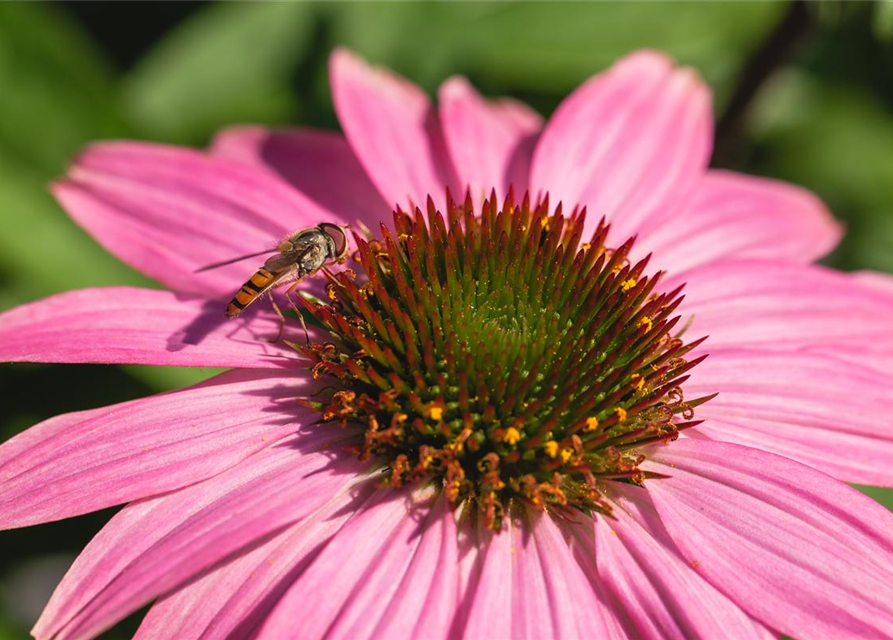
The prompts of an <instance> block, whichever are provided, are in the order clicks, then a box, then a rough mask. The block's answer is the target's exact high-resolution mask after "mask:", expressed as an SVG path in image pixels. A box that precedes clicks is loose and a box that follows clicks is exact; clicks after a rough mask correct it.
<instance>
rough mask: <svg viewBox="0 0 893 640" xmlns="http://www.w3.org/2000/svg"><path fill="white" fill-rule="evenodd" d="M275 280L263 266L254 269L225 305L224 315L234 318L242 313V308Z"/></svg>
mask: <svg viewBox="0 0 893 640" xmlns="http://www.w3.org/2000/svg"><path fill="white" fill-rule="evenodd" d="M275 280H276V276H275V275H274V274H273V273H272V272H270V271H268V270H267V269H265V268H264V267H261V268H260V269H258V270H257V271H255V272H254V275H253V276H251V277H250V278H249V279H248V280H247V281H246V282H245V284H243V285H242V288H241V289H239V291H238V292H237V293H236V295H234V296H233V299H232V300H230V301H229V304H228V305H226V317H227V318H235V317H236V316H237V315H239V314H240V313H242V310H243V309H245V307H247V306H248V305H249V304H251V303H252V302H254V301H255V300H256V299H257V298H258V296H260V295H261V294H263V293H264V292H265V291H266V290H267V289H269V288H270V286H271V285H272V284H273V283H274V282H275Z"/></svg>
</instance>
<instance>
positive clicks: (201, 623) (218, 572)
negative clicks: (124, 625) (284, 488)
mask: <svg viewBox="0 0 893 640" xmlns="http://www.w3.org/2000/svg"><path fill="white" fill-rule="evenodd" d="M370 490H371V486H363V487H359V488H358V489H356V490H354V491H349V492H348V491H342V492H340V493H338V494H336V495H335V496H334V497H333V498H332V499H331V500H330V501H329V502H327V503H326V504H324V505H323V506H322V507H320V508H319V509H318V510H316V511H315V512H313V513H311V514H309V515H308V516H306V517H305V518H304V519H303V520H301V521H300V522H299V523H297V524H295V525H292V526H291V527H289V528H287V529H285V530H284V531H283V532H282V533H279V534H277V535H275V536H274V537H272V538H271V539H270V540H268V541H266V542H264V543H262V544H260V545H259V546H257V547H256V548H254V549H252V550H251V551H249V552H247V553H244V554H241V555H239V556H237V557H236V558H235V559H233V560H231V561H229V562H227V563H225V564H223V565H220V566H218V567H215V568H214V569H213V570H212V571H210V572H208V573H206V574H205V575H203V576H201V577H200V578H199V579H197V580H192V581H190V582H188V583H187V584H186V585H185V586H183V587H182V588H180V589H178V590H176V591H174V592H173V593H171V594H170V595H167V596H165V597H163V598H161V599H160V600H159V601H158V602H157V603H156V604H155V605H154V606H153V607H152V608H151V609H150V610H149V613H148V614H147V615H146V617H145V618H144V619H143V622H142V624H141V625H140V628H139V631H138V632H137V635H136V638H138V639H139V640H147V639H156V638H157V639H158V640H168V639H169V638H177V639H178V640H188V639H190V638H195V639H196V640H197V639H199V638H202V639H203V640H211V639H213V638H220V639H225V638H248V637H254V635H255V634H256V633H257V631H258V630H259V627H260V626H261V624H263V622H264V620H266V618H267V616H268V615H269V613H270V611H272V610H273V608H274V607H275V606H276V604H277V603H278V602H279V600H280V598H281V597H282V595H283V594H284V593H285V592H286V591H287V590H288V588H289V587H290V586H291V584H292V583H293V582H294V580H295V578H296V577H298V576H300V575H301V574H302V573H303V572H304V571H305V570H306V569H307V566H308V565H309V564H310V563H311V562H312V561H313V560H314V558H316V555H317V553H318V552H319V550H320V549H322V548H323V547H324V546H325V545H326V544H328V542H329V540H330V539H331V538H332V536H333V535H335V533H337V532H338V531H339V530H340V529H341V528H342V527H343V526H344V524H345V523H346V522H347V521H348V520H349V519H350V517H351V516H352V514H353V513H354V512H356V511H357V510H358V509H360V508H361V507H362V505H363V504H364V503H365V502H366V501H367V500H368V498H369V494H370V492H371V491H370Z"/></svg>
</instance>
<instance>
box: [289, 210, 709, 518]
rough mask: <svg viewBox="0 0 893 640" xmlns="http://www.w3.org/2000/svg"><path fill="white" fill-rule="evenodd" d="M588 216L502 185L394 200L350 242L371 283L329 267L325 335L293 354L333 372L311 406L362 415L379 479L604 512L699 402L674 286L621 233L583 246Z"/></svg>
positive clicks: (321, 316) (488, 507)
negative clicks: (497, 192)
mask: <svg viewBox="0 0 893 640" xmlns="http://www.w3.org/2000/svg"><path fill="white" fill-rule="evenodd" d="M584 216H585V210H584V211H581V212H576V211H575V212H574V213H573V214H572V215H571V216H570V217H568V218H565V217H564V216H563V215H562V214H561V206H560V205H559V206H558V208H557V209H556V211H554V212H551V211H550V210H549V205H548V198H547V199H546V201H545V202H542V203H541V204H539V205H537V206H531V204H530V202H529V198H527V197H525V199H524V202H523V203H521V204H520V205H516V204H515V203H514V202H513V199H512V196H511V195H509V197H508V198H507V199H506V202H505V203H504V204H503V206H502V207H501V208H500V207H499V206H498V204H496V203H495V202H494V198H491V199H490V200H488V201H485V202H484V204H483V206H482V209H481V211H480V214H479V215H478V213H477V212H475V211H474V209H473V206H472V202H471V200H470V198H467V199H466V202H465V203H464V204H463V205H456V204H454V203H453V202H451V201H449V202H448V206H447V211H446V218H444V216H443V215H442V214H441V212H440V211H437V210H435V207H434V204H433V202H432V201H431V200H430V199H429V202H428V212H427V216H426V215H425V214H423V213H422V212H421V211H420V210H418V209H416V210H415V211H414V213H413V215H408V214H406V213H403V212H401V211H397V212H396V213H395V214H394V225H395V229H396V234H394V233H392V232H391V231H390V230H389V229H388V228H387V227H385V226H384V225H382V229H381V233H382V240H381V242H379V241H364V240H362V239H357V242H358V251H357V254H356V260H357V261H358V263H359V265H360V267H361V269H362V271H363V272H365V278H359V279H357V278H356V276H355V274H354V272H353V271H352V270H346V271H345V272H342V273H340V274H338V275H335V276H330V283H329V285H328V294H329V298H330V299H331V301H332V302H331V304H320V305H314V304H312V303H308V307H309V308H310V310H311V312H312V313H313V314H314V316H315V317H316V318H317V320H319V322H320V323H321V324H322V325H323V326H324V327H325V328H326V329H327V330H328V331H329V333H330V334H331V335H332V338H333V340H332V342H328V343H325V344H312V345H310V346H308V347H306V348H303V349H302V350H303V351H304V352H305V353H306V354H307V355H308V356H309V357H311V358H312V359H313V360H314V362H315V363H316V364H315V367H314V376H315V377H317V378H321V377H329V378H331V377H334V378H337V380H338V381H339V385H338V387H339V390H338V391H337V392H335V393H334V394H333V395H332V397H331V400H329V401H324V402H318V401H310V400H308V401H307V402H308V404H311V405H312V406H315V407H317V408H319V409H320V410H321V411H322V415H323V419H324V420H326V421H337V422H340V423H341V424H344V425H347V424H359V425H362V427H363V428H364V430H365V436H364V439H363V441H362V442H358V443H357V445H356V448H355V453H356V454H357V455H359V456H360V457H361V458H362V459H365V458H375V459H378V460H381V461H383V462H384V464H385V465H386V468H385V474H384V476H383V477H384V481H385V482H386V483H389V484H391V485H393V486H395V487H399V486H402V485H404V484H406V483H409V482H419V481H434V482H436V483H439V484H440V485H442V486H443V487H444V490H445V491H446V494H447V496H448V497H449V499H450V500H451V501H452V502H453V503H460V502H465V501H468V502H471V503H473V504H474V505H475V506H476V507H477V508H478V509H479V510H480V513H481V515H482V517H483V518H484V520H485V522H486V523H487V524H488V525H489V526H491V527H494V528H498V527H499V526H500V523H501V520H502V518H503V516H504V514H505V513H506V508H507V506H508V505H509V502H510V501H511V500H512V499H516V500H523V501H526V502H527V503H529V504H532V505H534V506H537V507H541V508H542V507H545V506H546V505H570V506H574V507H577V508H581V509H587V510H598V511H602V512H609V511H610V508H609V506H608V503H607V502H606V501H605V500H604V498H603V496H602V491H601V489H602V488H603V487H602V486H601V483H603V482H604V481H606V480H620V481H625V482H634V483H642V482H643V481H644V480H645V478H646V476H647V474H645V473H643V472H642V471H641V470H640V469H639V465H640V464H641V462H642V460H643V459H644V457H643V456H642V454H641V452H640V451H639V448H640V447H641V446H642V445H645V444H647V443H652V442H655V441H658V440H668V439H674V438H675V437H676V436H677V434H678V431H679V430H680V429H683V428H685V427H686V426H691V425H692V424H693V423H692V422H690V420H691V418H692V414H693V407H694V406H696V405H697V404H699V403H700V402H703V401H704V400H706V398H699V399H697V400H692V401H688V402H685V401H683V395H682V390H681V388H680V385H681V383H682V382H684V380H685V379H686V377H687V376H685V375H684V374H685V372H686V371H688V370H689V369H690V368H691V367H692V366H694V365H695V364H697V362H698V361H699V360H693V361H690V362H689V361H686V360H685V358H684V356H685V354H686V353H688V352H689V351H690V350H691V349H692V348H693V347H694V346H695V344H696V343H695V344H689V345H685V344H684V343H683V342H682V340H681V339H680V338H679V337H678V335H674V333H673V332H674V329H675V328H676V327H677V323H678V321H679V317H678V316H675V317H674V316H673V311H674V310H675V308H676V307H677V305H678V303H679V302H680V297H679V290H678V289H677V290H676V291H671V292H663V293H660V292H658V291H657V290H656V284H657V282H658V278H659V276H660V274H659V273H658V274H656V275H654V276H650V277H649V276H647V275H645V269H646V265H647V262H648V260H647V259H645V260H642V261H641V262H639V263H637V264H630V263H629V261H628V259H627V256H628V253H629V251H630V248H631V247H632V240H629V241H627V242H626V243H624V244H623V245H621V246H620V247H618V248H616V249H611V248H608V247H606V246H605V239H606V236H607V233H608V228H607V227H606V226H605V224H604V222H602V223H600V224H599V225H598V227H597V229H596V230H595V232H594V234H593V235H592V237H591V238H589V239H587V240H586V241H585V242H582V243H581V240H582V232H583V218H584ZM680 420H684V421H683V422H680Z"/></svg>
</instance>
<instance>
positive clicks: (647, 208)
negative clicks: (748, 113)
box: [531, 51, 712, 242]
mask: <svg viewBox="0 0 893 640" xmlns="http://www.w3.org/2000/svg"><path fill="white" fill-rule="evenodd" d="M711 142H712V120H711V110H710V93H709V91H708V89H707V87H706V86H704V84H703V82H701V80H700V79H699V78H698V77H697V75H695V73H694V72H693V71H692V70H691V69H685V68H680V69H674V68H673V65H672V62H671V61H670V60H669V59H667V58H666V57H665V56H663V55H662V54H659V53H655V52H651V51H640V52H638V53H634V54H632V55H630V56H627V57H626V58H624V59H622V60H620V61H619V62H617V63H616V64H614V66H612V67H611V68H610V69H608V70H607V71H606V72H604V73H601V74H599V75H597V76H595V77H594V78H592V79H591V80H589V81H588V82H586V83H585V84H583V85H582V86H580V87H579V88H578V89H577V90H576V91H574V93H572V94H571V95H570V96H569V97H568V98H566V99H565V101H564V102H563V103H562V104H561V105H560V106H559V107H558V110H557V111H556V112H555V114H554V115H553V116H552V118H551V119H550V120H549V122H548V124H547V125H546V128H545V130H544V131H543V135H542V136H541V138H540V141H539V143H538V144H537V147H536V150H535V152H534V154H533V167H532V170H531V184H532V185H533V188H534V190H540V191H542V192H546V191H548V192H549V194H550V197H551V200H552V201H553V202H558V201H561V202H563V204H564V207H565V208H566V210H570V209H572V208H573V207H574V206H576V205H585V206H586V207H588V212H589V216H588V218H587V220H588V223H589V224H588V225H587V228H590V229H591V228H593V227H594V226H595V223H596V221H597V220H598V218H600V217H601V216H603V215H604V216H606V217H607V218H608V220H609V222H611V223H612V225H613V228H612V238H614V239H618V240H619V241H621V242H622V241H623V240H625V239H626V238H627V237H629V236H631V235H633V234H634V233H636V232H637V231H638V230H639V229H642V228H645V226H646V224H645V223H646V221H647V222H648V223H649V224H651V223H654V222H657V221H659V220H660V219H661V218H663V217H668V216H669V215H670V214H672V211H673V208H672V207H673V206H674V205H673V201H674V200H676V199H677V197H678V196H679V195H682V194H686V193H687V192H689V191H691V189H693V188H694V187H695V186H696V184H697V182H698V181H699V180H700V178H701V176H702V175H703V172H704V169H706V167H707V160H708V158H709V155H710V147H711Z"/></svg>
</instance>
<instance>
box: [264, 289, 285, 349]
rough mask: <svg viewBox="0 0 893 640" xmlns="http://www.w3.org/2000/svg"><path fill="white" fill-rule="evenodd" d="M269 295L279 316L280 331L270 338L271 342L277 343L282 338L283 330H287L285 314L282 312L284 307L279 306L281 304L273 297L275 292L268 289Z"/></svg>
mask: <svg viewBox="0 0 893 640" xmlns="http://www.w3.org/2000/svg"><path fill="white" fill-rule="evenodd" d="M267 297H268V298H269V299H270V304H271V305H273V311H275V312H276V315H277V316H279V333H277V334H276V337H275V338H273V339H272V340H270V342H273V343H276V342H279V340H281V339H282V332H283V331H285V316H284V315H283V314H282V309H280V308H279V305H278V304H276V300H275V299H274V298H273V292H272V291H267Z"/></svg>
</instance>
